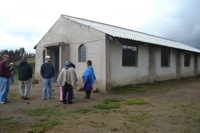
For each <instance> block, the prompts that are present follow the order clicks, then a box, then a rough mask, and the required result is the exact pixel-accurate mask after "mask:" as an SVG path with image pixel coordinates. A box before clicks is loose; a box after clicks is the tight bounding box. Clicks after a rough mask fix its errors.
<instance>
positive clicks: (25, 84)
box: [18, 57, 33, 100]
mask: <svg viewBox="0 0 200 133" xmlns="http://www.w3.org/2000/svg"><path fill="white" fill-rule="evenodd" d="M32 74H33V70H32V67H31V66H30V65H29V63H28V62H27V60H26V58H24V57H23V58H22V60H21V62H20V63H19V65H18V79H19V92H20V95H21V97H22V99H23V100H27V99H29V97H28V94H29V91H30V88H31V84H32Z"/></svg>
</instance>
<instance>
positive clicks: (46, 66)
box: [40, 55, 55, 100]
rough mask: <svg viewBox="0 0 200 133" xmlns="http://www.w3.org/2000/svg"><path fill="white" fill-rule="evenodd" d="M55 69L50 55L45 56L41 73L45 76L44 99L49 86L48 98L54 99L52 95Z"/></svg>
mask: <svg viewBox="0 0 200 133" xmlns="http://www.w3.org/2000/svg"><path fill="white" fill-rule="evenodd" d="M54 73H55V70H54V67H53V65H52V64H51V59H50V56H49V55H47V56H46V57H45V62H44V63H43V64H42V66H41V69H40V74H41V76H42V77H43V88H42V100H45V99H46V92H47V88H48V98H49V99H53V96H52V83H53V76H54Z"/></svg>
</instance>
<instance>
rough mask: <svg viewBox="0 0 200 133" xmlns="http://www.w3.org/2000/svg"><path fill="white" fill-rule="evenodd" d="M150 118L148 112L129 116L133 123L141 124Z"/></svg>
mask: <svg viewBox="0 0 200 133" xmlns="http://www.w3.org/2000/svg"><path fill="white" fill-rule="evenodd" d="M148 118H150V115H149V114H148V113H147V112H142V111H140V112H135V113H133V114H131V115H129V119H130V120H131V121H132V122H141V121H143V120H145V119H148Z"/></svg>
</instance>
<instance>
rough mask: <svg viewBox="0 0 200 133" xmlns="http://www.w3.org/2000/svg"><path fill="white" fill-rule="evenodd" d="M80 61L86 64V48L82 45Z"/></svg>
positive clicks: (79, 52)
mask: <svg viewBox="0 0 200 133" xmlns="http://www.w3.org/2000/svg"><path fill="white" fill-rule="evenodd" d="M78 61H79V62H86V47H85V45H84V44H81V45H80V46H79V48H78Z"/></svg>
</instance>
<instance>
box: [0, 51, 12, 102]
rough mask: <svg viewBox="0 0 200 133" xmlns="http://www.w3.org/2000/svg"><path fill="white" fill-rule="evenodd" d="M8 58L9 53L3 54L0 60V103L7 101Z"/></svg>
mask: <svg viewBox="0 0 200 133" xmlns="http://www.w3.org/2000/svg"><path fill="white" fill-rule="evenodd" d="M8 60H9V55H7V54H4V55H3V60H2V61H0V104H5V103H6V102H7V97H8V92H9V78H10V69H9V67H8V65H7V62H8Z"/></svg>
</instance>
